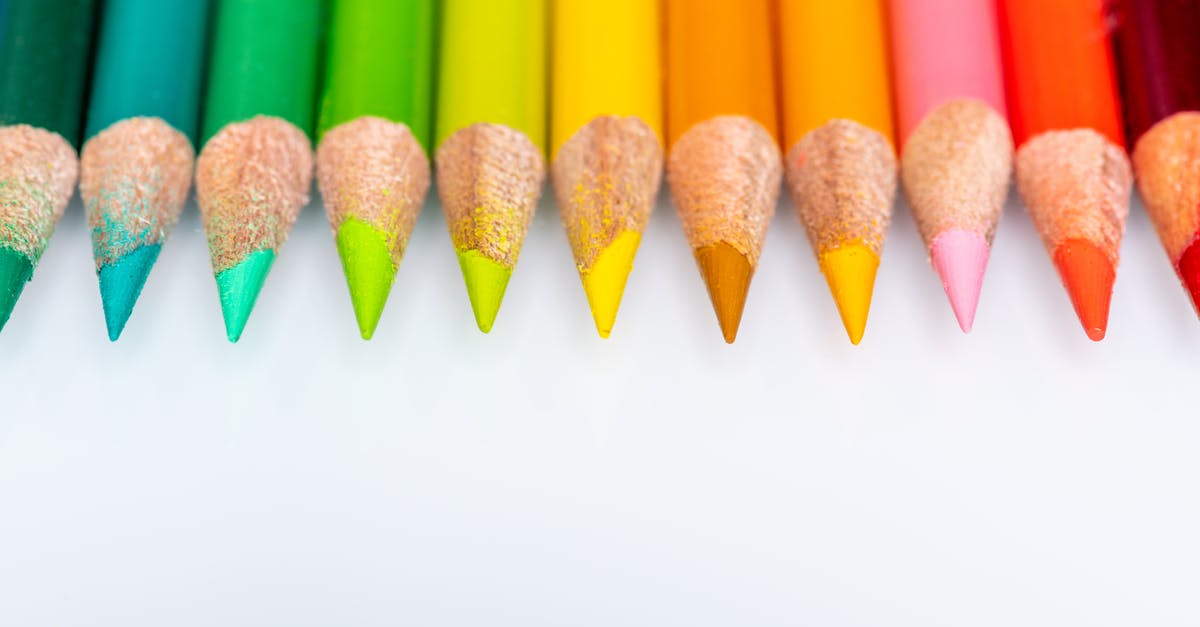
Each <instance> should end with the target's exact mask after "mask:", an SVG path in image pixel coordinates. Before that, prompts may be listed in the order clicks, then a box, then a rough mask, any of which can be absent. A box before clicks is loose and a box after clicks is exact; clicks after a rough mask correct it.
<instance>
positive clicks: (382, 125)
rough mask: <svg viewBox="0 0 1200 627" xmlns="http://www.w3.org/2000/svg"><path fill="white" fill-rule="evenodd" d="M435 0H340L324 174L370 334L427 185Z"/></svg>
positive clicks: (325, 112)
mask: <svg viewBox="0 0 1200 627" xmlns="http://www.w3.org/2000/svg"><path fill="white" fill-rule="evenodd" d="M433 19H434V3H433V0H335V1H334V2H333V3H332V6H331V13H330V33H329V47H328V51H327V57H326V64H325V73H326V76H325V87H324V92H323V95H322V97H321V112H320V117H319V119H318V122H317V134H318V138H319V140H320V143H319V145H318V147H317V182H318V184H319V186H320V188H321V197H322V198H323V199H324V201H325V211H326V212H327V213H328V214H329V224H330V226H331V227H332V228H333V233H334V240H335V241H336V242H337V250H338V256H339V257H341V260H342V269H343V271H344V272H345V275H346V283H347V285H348V286H349V288H350V302H351V303H352V304H353V306H354V316H355V319H356V320H357V322H358V328H359V332H360V333H361V334H362V337H363V339H370V338H371V336H372V335H373V334H374V333H375V327H376V326H377V325H378V324H379V317H380V316H381V315H382V314H383V307H384V304H386V303H387V298H388V294H389V293H390V292H391V289H392V282H393V281H394V280H395V277H396V269H397V268H398V267H399V266H400V261H401V259H403V257H404V248H405V246H407V245H408V238H409V236H410V235H411V234H412V230H413V225H414V224H415V223H416V221H417V214H418V213H420V211H421V204H422V203H423V202H424V200H425V194H426V192H428V190H429V158H428V156H427V154H426V151H427V149H428V147H429V142H430V141H431V137H430V135H431V131H432V129H431V124H432V121H433V120H432V117H433V116H432V107H433V52H434V49H433V46H434V42H433V39H434V24H433Z"/></svg>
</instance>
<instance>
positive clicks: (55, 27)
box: [0, 0, 95, 328]
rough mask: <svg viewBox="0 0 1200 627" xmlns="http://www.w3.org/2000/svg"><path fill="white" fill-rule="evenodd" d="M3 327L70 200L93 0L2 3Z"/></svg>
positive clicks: (0, 184)
mask: <svg viewBox="0 0 1200 627" xmlns="http://www.w3.org/2000/svg"><path fill="white" fill-rule="evenodd" d="M0 12H2V15H0V25H2V29H0V125H3V127H2V128H0V328H3V327H4V324H5V323H6V322H8V318H9V316H10V315H11V314H12V310H13V306H14V305H16V303H17V299H18V298H19V297H20V296H21V290H23V289H24V288H25V283H26V282H28V281H29V279H30V277H32V276H33V268H34V266H36V265H37V262H38V259H40V258H41V256H42V253H43V252H44V251H45V250H46V242H47V241H48V240H49V239H50V235H51V234H52V233H53V232H54V226H55V225H56V224H57V223H58V219H59V217H61V216H62V213H63V210H64V209H66V207H67V203H68V202H69V201H70V200H71V194H72V193H73V192H74V189H75V178H76V176H77V174H78V170H79V159H78V157H77V156H76V154H75V147H76V146H78V143H79V122H80V119H81V118H82V117H83V116H82V113H83V97H84V82H85V80H86V77H87V64H88V53H89V52H90V49H91V45H92V21H93V16H94V13H95V3H94V1H93V0H7V1H6V2H5V3H3V4H2V5H0Z"/></svg>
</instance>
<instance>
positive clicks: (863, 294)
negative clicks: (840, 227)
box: [819, 244, 879, 345]
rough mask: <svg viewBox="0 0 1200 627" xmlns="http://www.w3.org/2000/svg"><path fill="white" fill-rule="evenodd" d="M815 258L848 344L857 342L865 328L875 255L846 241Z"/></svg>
mask: <svg viewBox="0 0 1200 627" xmlns="http://www.w3.org/2000/svg"><path fill="white" fill-rule="evenodd" d="M819 261H820V265H821V272H822V273H824V274H825V282H826V283H828V284H829V292H830V293H831V294H833V301H834V303H836V304H837V309H838V313H839V314H840V315H841V317H842V325H844V326H845V327H846V334H847V335H849V336H850V343H851V344H854V345H858V343H859V342H861V341H862V337H863V332H864V331H865V330H866V328H867V314H868V313H869V312H870V310H871V294H872V292H873V291H874V290H875V271H876V270H877V269H878V268H879V257H878V256H877V255H876V254H875V253H873V252H871V249H869V248H867V247H866V246H863V245H861V244H847V245H845V246H839V247H838V248H834V249H833V250H829V251H826V252H823V253H821V257H820V260H819Z"/></svg>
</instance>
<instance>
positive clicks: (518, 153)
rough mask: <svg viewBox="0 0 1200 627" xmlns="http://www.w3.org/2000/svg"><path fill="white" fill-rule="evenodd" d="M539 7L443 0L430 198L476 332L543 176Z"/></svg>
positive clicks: (486, 321) (515, 1) (542, 17)
mask: <svg viewBox="0 0 1200 627" xmlns="http://www.w3.org/2000/svg"><path fill="white" fill-rule="evenodd" d="M546 20H547V16H546V5H545V1H544V0H447V1H446V2H445V3H443V5H442V27H441V54H440V56H439V81H438V102H437V141H436V142H435V145H436V146H437V151H436V153H435V155H434V158H435V160H436V164H437V175H438V194H439V196H441V200H442V207H443V209H444V210H445V212H446V225H447V227H448V228H449V230H450V239H451V241H452V242H453V244H454V248H455V250H456V251H457V253H458V262H459V265H460V266H461V267H462V273H463V279H464V280H465V282H466V285H467V295H468V297H469V298H470V300H471V309H472V310H473V311H474V314H475V322H476V324H477V325H478V326H479V330H480V331H483V332H484V333H487V332H488V331H490V330H491V328H492V324H493V323H494V322H495V320H496V313H497V312H498V311H499V309H500V302H501V301H502V300H503V298H504V291H505V289H506V288H507V287H508V281H509V278H510V277H511V276H512V271H513V267H514V266H515V265H516V263H517V256H518V255H519V254H520V252H521V244H522V243H523V242H524V241H525V234H526V233H527V232H528V230H529V223H530V220H532V219H533V212H534V209H535V208H536V206H537V202H538V199H539V198H540V197H541V190H542V183H543V182H544V180H545V177H546V164H545V156H544V152H545V137H546V101H545V100H546V67H545V66H546V26H547V24H546Z"/></svg>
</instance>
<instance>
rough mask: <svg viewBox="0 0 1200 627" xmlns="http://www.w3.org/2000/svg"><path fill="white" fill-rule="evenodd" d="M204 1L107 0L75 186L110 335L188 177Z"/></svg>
mask: <svg viewBox="0 0 1200 627" xmlns="http://www.w3.org/2000/svg"><path fill="white" fill-rule="evenodd" d="M208 5H209V3H208V0H171V1H170V2H164V1H163V0H107V2H105V4H104V10H103V13H102V14H101V17H100V34H99V38H98V41H97V50H96V61H95V67H94V69H93V79H92V97H91V101H90V102H89V104H88V123H87V136H88V140H87V142H86V143H84V145H83V154H82V157H81V161H80V170H79V189H80V192H81V194H82V196H83V206H84V210H85V211H86V212H87V218H88V225H89V226H90V227H91V231H92V253H93V256H94V257H95V259H96V272H97V274H98V275H99V279H100V300H101V302H102V304H103V306H104V320H105V323H106V325H107V327H108V337H109V339H110V340H116V339H117V337H119V336H120V335H121V330H122V329H124V328H125V322H126V321H127V320H128V319H129V314H130V313H131V312H132V311H133V305H134V303H135V302H137V298H138V295H139V294H141V292H142V286H143V285H145V283H146V277H148V276H149V275H150V268H151V267H153V266H154V262H155V260H156V259H158V253H159V251H160V250H161V249H162V243H163V241H164V240H166V238H167V235H168V234H169V233H170V231H171V229H172V227H174V226H175V223H176V222H177V221H178V220H179V214H180V213H181V212H182V211H183V204H184V202H185V201H186V200H187V194H188V190H189V189H190V188H191V184H192V166H193V162H194V161H195V151H194V149H193V148H192V141H193V140H194V139H195V136H196V131H197V130H198V127H199V124H200V87H201V80H202V78H203V77H202V67H203V64H204V45H205V41H204V37H205V33H206V28H207V24H208Z"/></svg>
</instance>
